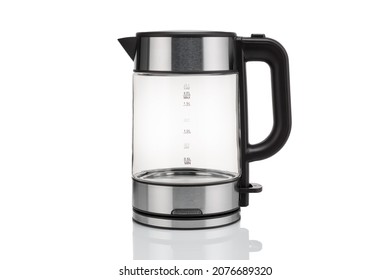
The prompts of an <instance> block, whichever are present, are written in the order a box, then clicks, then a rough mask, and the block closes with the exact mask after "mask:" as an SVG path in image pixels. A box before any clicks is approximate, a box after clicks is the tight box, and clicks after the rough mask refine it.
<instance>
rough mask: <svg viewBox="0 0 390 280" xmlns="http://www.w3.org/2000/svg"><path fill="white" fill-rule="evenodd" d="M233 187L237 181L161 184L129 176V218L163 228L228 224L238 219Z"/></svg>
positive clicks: (235, 195) (236, 198) (237, 207)
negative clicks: (130, 185) (130, 197)
mask: <svg viewBox="0 0 390 280" xmlns="http://www.w3.org/2000/svg"><path fill="white" fill-rule="evenodd" d="M236 188H237V181H234V182H228V183H224V184H216V185H205V186H165V185H152V184H148V183H143V182H139V181H136V180H133V207H134V209H135V210H134V213H133V218H134V220H135V221H137V222H139V223H142V224H146V225H150V226H155V227H163V228H178V229H191V228H210V227H218V226H223V225H228V224H231V223H234V222H236V221H238V220H239V219H240V212H239V201H238V192H237V191H236ZM137 210H138V211H137Z"/></svg>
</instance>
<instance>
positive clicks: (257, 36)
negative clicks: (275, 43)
mask: <svg viewBox="0 0 390 280" xmlns="http://www.w3.org/2000/svg"><path fill="white" fill-rule="evenodd" d="M251 38H265V34H252V35H251Z"/></svg>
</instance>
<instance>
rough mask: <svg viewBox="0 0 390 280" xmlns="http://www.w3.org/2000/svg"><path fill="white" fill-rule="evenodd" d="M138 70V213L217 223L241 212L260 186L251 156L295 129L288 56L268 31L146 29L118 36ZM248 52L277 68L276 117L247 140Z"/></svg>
mask: <svg viewBox="0 0 390 280" xmlns="http://www.w3.org/2000/svg"><path fill="white" fill-rule="evenodd" d="M119 42H120V43H121V45H122V46H123V47H124V49H125V50H126V52H127V53H128V54H129V55H130V57H131V58H132V59H133V60H134V62H135V67H134V74H133V165H132V169H133V170H132V175H133V219H134V220H135V221H137V222H140V223H142V224H146V225H150V226H156V227H163V228H187V229H189V228H191V229H194V228H210V227H217V226H222V225H227V224H231V223H234V222H236V221H238V220H239V219H240V207H242V206H247V205H248V196H249V193H252V192H260V191H261V189H262V188H261V186H260V185H258V184H250V183H249V162H251V161H255V160H261V159H264V158H267V157H269V156H272V155H273V154H275V153H276V152H277V151H279V150H280V148H281V147H282V146H283V145H284V143H285V142H286V140H287V138H288V136H289V132H290V129H291V109H290V92H289V76H288V57H287V53H286V51H285V50H284V48H283V47H282V46H281V45H280V44H279V43H277V42H276V41H274V40H272V39H268V38H265V37H264V36H263V35H252V37H251V38H242V37H237V36H236V34H235V33H229V32H142V33H137V35H136V37H128V38H122V39H119ZM247 61H264V62H266V63H268V64H269V66H270V69H271V82H272V97H273V110H274V112H273V113H274V125H273V129H272V131H271V133H270V135H269V136H268V137H267V138H266V139H265V140H264V141H262V142H260V143H258V144H255V145H251V144H249V143H248V125H247V118H248V116H247V100H246V98H247V93H246V71H245V70H246V69H245V63H246V62H247Z"/></svg>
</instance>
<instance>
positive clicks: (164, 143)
mask: <svg viewBox="0 0 390 280" xmlns="http://www.w3.org/2000/svg"><path fill="white" fill-rule="evenodd" d="M238 128H239V125H238V90H237V74H234V73H229V74H212V75H209V74H207V75H205V74H190V75H189V74H151V73H139V72H138V73H134V76H133V177H134V178H135V179H136V180H139V181H142V182H147V183H153V184H167V185H202V184H215V183H223V182H228V181H233V180H235V179H237V178H238V177H239V176H240V166H239V130H238Z"/></svg>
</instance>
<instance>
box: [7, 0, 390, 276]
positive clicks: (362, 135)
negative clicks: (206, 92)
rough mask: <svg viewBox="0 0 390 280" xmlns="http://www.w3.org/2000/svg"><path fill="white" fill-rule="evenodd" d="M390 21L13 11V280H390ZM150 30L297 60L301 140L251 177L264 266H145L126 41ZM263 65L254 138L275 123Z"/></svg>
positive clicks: (26, 5)
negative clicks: (137, 248) (135, 218)
mask: <svg viewBox="0 0 390 280" xmlns="http://www.w3.org/2000/svg"><path fill="white" fill-rule="evenodd" d="M388 12H389V8H388V5H386V1H365V2H364V1H322V2H319V1H243V0H241V1H231V2H229V1H201V0H198V1H105V2H103V1H63V2H59V1H2V2H1V4H0V28H1V29H0V32H1V33H0V34H1V36H0V79H1V80H0V187H1V189H0V227H1V228H0V278H1V279H7V280H10V279H125V278H123V277H119V276H118V269H119V268H121V267H122V266H123V265H128V266H130V267H136V266H137V265H143V266H145V267H146V266H151V265H161V264H162V265H166V266H169V265H171V264H179V265H180V266H182V267H186V266H188V267H189V266H191V267H208V268H210V267H212V266H213V265H220V264H224V265H226V264H227V265H259V266H262V265H265V266H272V267H273V269H274V273H273V275H272V276H270V277H269V278H271V279H389V278H390V272H389V269H388V265H389V264H390V253H389V252H390V241H389V237H390V226H389V223H390V222H389V221H390V218H389V215H390V203H389V200H390V191H389V187H390V179H389V173H388V171H389V158H390V149H389V143H390V133H389V120H390V110H389V106H390V103H389V102H390V97H389V96H390V86H389V74H390V73H389V64H390V55H389V50H390V39H389V38H390V37H389V32H388V27H389V26H390V20H389V15H388ZM150 30H223V31H233V32H236V33H237V34H239V35H241V36H249V35H250V34H251V33H265V34H266V35H267V36H269V37H271V38H274V39H277V40H278V41H280V42H281V43H282V44H283V45H284V47H285V48H286V49H287V51H288V53H289V58H290V73H291V74H290V75H291V76H290V78H291V96H292V109H293V129H292V133H291V137H290V139H289V141H288V142H287V144H286V146H285V147H284V148H283V149H282V150H281V151H280V152H279V153H278V154H277V155H276V156H274V157H272V158H270V159H268V160H265V161H262V162H257V163H253V164H252V165H251V181H253V182H259V183H262V184H263V185H264V187H265V188H264V192H263V193H262V194H260V195H256V196H255V195H253V196H252V197H251V205H250V207H249V208H245V209H243V211H242V212H243V213H242V214H243V218H242V221H241V227H243V228H246V229H248V230H249V234H250V238H251V239H256V240H259V241H260V242H261V243H262V244H263V249H262V250H261V251H260V252H257V253H254V254H252V255H251V260H250V261H240V262H226V261H225V262H215V261H199V262H185V261H181V262H179V261H171V262H166V263H165V262H150V261H137V262H136V261H133V260H132V222H131V171H130V170H131V69H132V67H133V65H132V62H131V60H130V59H129V58H128V57H127V55H126V54H125V52H124V51H123V50H122V49H121V47H120V45H119V43H118V42H117V41H116V39H117V38H120V37H126V36H132V35H134V34H135V32H137V31H150ZM255 69H258V68H256V67H255V66H253V67H252V66H251V69H249V72H250V75H249V77H248V79H249V83H250V89H251V93H250V102H251V105H250V109H251V110H250V114H251V115H250V118H251V139H252V141H253V142H257V141H258V140H260V139H259V138H260V136H259V135H260V134H256V133H260V132H255V130H256V129H255V128H256V124H257V123H259V122H260V123H261V122H262V119H260V118H261V115H262V114H263V115H266V116H268V117H269V114H268V113H267V112H269V111H267V110H266V109H264V110H263V111H262V112H264V113H261V112H260V113H259V112H258V111H259V110H258V109H257V108H258V105H257V104H260V103H261V102H260V100H261V98H263V100H265V101H267V98H266V97H265V95H261V94H257V95H256V93H255V92H253V91H254V88H256V86H259V83H258V82H257V81H259V78H258V75H257V73H256V71H255ZM252 70H253V71H252ZM264 81H265V82H268V81H267V80H266V79H264ZM268 100H269V99H268ZM264 104H266V102H265V103H264ZM259 106H260V105H259ZM263 108H265V107H264V106H263ZM256 113H257V114H256ZM265 119H267V118H265ZM268 119H269V118H268ZM263 127H267V124H266V123H265V124H264V126H263ZM268 127H269V124H268ZM259 131H260V130H259ZM263 136H264V134H263ZM183 278H184V277H183ZM205 279H206V278H205Z"/></svg>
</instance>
